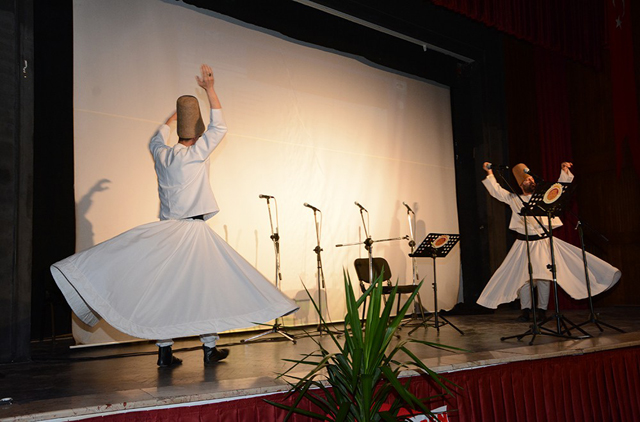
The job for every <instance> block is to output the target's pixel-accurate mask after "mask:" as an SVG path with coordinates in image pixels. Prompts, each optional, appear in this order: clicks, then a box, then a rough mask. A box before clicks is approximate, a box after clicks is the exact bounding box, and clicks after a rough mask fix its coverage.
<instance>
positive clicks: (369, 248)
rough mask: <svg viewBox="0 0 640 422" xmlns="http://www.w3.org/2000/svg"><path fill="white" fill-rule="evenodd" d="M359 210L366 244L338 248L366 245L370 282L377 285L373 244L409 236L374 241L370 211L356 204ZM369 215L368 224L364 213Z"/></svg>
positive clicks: (349, 244)
mask: <svg viewBox="0 0 640 422" xmlns="http://www.w3.org/2000/svg"><path fill="white" fill-rule="evenodd" d="M355 204H356V205H357V206H358V208H360V219H361V220H362V227H363V229H364V235H365V236H366V239H365V240H364V242H355V243H344V244H338V245H336V248H340V247H343V246H355V245H360V244H364V248H365V250H366V251H367V253H368V255H369V282H370V283H375V280H374V279H373V244H374V243H378V242H389V241H392V240H403V239H408V238H409V236H402V237H394V238H390V239H379V240H373V239H372V238H371V236H370V235H369V230H367V226H368V224H367V222H368V220H369V211H367V210H366V209H365V208H364V207H363V206H362V205H360V204H358V203H357V202H356V203H355ZM365 212H366V213H367V222H365V220H364V213H365ZM362 312H363V314H364V309H363V311H362Z"/></svg>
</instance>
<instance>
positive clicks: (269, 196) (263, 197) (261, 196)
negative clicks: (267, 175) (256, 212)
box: [258, 195, 273, 199]
mask: <svg viewBox="0 0 640 422" xmlns="http://www.w3.org/2000/svg"><path fill="white" fill-rule="evenodd" d="M258 198H261V199H269V198H273V196H271V195H258Z"/></svg>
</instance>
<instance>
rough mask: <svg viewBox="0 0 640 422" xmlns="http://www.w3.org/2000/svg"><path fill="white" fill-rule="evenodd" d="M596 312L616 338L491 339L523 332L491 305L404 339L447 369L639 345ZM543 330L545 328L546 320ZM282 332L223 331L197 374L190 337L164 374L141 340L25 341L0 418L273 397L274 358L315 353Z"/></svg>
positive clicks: (196, 350) (583, 314) (277, 385)
mask: <svg viewBox="0 0 640 422" xmlns="http://www.w3.org/2000/svg"><path fill="white" fill-rule="evenodd" d="M598 312H599V314H600V318H601V320H602V321H604V322H606V323H608V324H611V325H613V326H615V327H618V328H620V329H622V330H624V331H625V333H624V334H620V333H618V332H617V331H615V330H613V329H611V328H607V327H603V328H604V332H602V333H600V332H599V330H598V329H597V327H596V326H595V325H593V324H591V323H589V324H586V325H585V326H584V327H583V328H584V329H585V331H587V332H588V333H590V334H591V335H593V336H594V337H592V338H588V339H581V340H566V339H562V338H556V337H552V336H547V335H542V336H537V337H536V339H535V341H534V344H533V345H532V346H530V345H529V342H530V340H531V336H527V337H525V338H524V339H522V340H521V341H518V340H516V339H511V340H506V341H501V337H503V336H510V335H516V334H520V333H523V332H525V331H526V330H527V328H528V324H526V323H519V322H516V321H515V318H516V317H517V316H518V315H519V311H517V310H508V309H504V310H502V309H501V310H498V311H496V312H495V313H493V314H487V315H458V316H446V317H447V319H449V320H450V321H451V322H452V323H453V324H455V325H456V326H457V327H458V328H460V329H461V330H462V331H463V332H464V335H460V334H459V333H458V332H457V331H456V330H455V329H453V328H452V327H451V326H449V325H445V326H442V327H440V332H439V333H438V331H437V330H436V329H435V328H433V327H428V328H419V329H418V330H417V331H415V332H414V333H413V334H412V336H411V337H412V338H415V339H419V340H427V341H431V342H436V343H441V344H445V345H449V346H454V347H457V348H461V349H465V350H466V351H456V352H454V351H447V350H442V349H435V348H430V347H426V346H422V345H412V346H411V348H412V350H413V351H414V353H415V354H416V355H417V356H419V357H420V358H421V359H423V361H424V362H425V364H426V365H427V366H429V367H430V368H431V369H434V370H436V371H438V372H449V371H455V370H461V369H470V368H475V367H481V366H487V365H496V364H502V363H508V362H515V361H522V360H535V359H541V358H550V357H558V356H567V355H580V354H585V353H591V352H596V351H601V350H612V349H616V348H625V347H634V346H638V345H640V308H637V307H632V308H629V307H624V308H623V307H615V308H606V309H598ZM564 315H565V316H566V317H567V318H569V319H570V320H571V321H572V322H574V323H576V324H579V323H581V322H583V321H585V320H586V319H587V316H588V311H586V310H580V311H566V312H564ZM545 327H548V328H554V325H553V324H551V323H548V324H546V325H545ZM336 328H338V329H339V328H340V326H337V327H336ZM410 329H411V328H404V329H403V330H402V331H401V333H402V335H403V336H406V335H407V333H408V332H409V331H410ZM308 330H309V334H312V335H313V336H314V339H315V340H317V341H322V342H323V344H325V345H329V344H331V339H329V338H327V337H328V336H327V335H326V334H324V335H323V336H318V335H317V332H316V331H315V329H313V328H309V329H308ZM289 333H290V334H294V335H296V337H298V339H297V343H296V344H293V343H292V342H290V341H287V340H284V339H283V338H282V337H280V336H279V335H275V334H271V335H269V336H267V337H265V338H267V339H269V340H267V341H264V340H263V341H256V342H252V343H240V340H242V339H245V338H248V337H250V334H249V333H243V334H240V335H239V334H234V335H224V336H222V338H221V340H220V342H219V346H221V347H229V349H230V351H231V354H230V356H229V358H228V359H227V360H225V361H223V362H221V363H219V364H218V365H216V366H214V367H206V368H205V367H204V366H203V364H202V349H201V346H200V342H199V341H198V340H197V339H184V340H178V341H176V344H175V345H174V347H173V349H174V354H175V355H176V356H178V357H180V358H182V359H183V364H182V365H180V366H178V367H175V368H170V369H168V368H164V369H160V368H158V367H157V366H156V355H157V348H156V347H155V345H154V344H153V343H151V342H150V343H134V344H126V345H114V346H101V347H93V348H80V349H78V348H75V349H72V350H70V349H69V344H70V340H66V341H65V340H62V341H57V342H56V344H55V347H54V348H52V345H51V342H43V343H34V345H33V360H32V361H31V362H27V363H19V364H7V365H2V366H0V399H4V398H11V399H12V402H13V404H4V405H0V420H30V421H31V420H51V419H56V418H60V419H64V420H68V419H69V418H74V417H82V416H84V417H89V416H97V415H100V414H105V413H107V412H112V411H121V410H127V409H144V408H149V407H155V406H166V405H176V404H181V403H194V402H198V403H202V402H205V403H206V402H211V401H215V400H220V399H226V398H231V397H245V396H251V395H260V394H269V393H275V392H283V391H286V390H287V386H286V384H285V383H284V382H283V381H282V380H278V379H276V374H278V373H281V372H283V371H285V370H286V369H288V368H289V367H290V364H289V363H287V362H283V361H282V359H285V358H291V359H296V358H298V357H300V355H303V354H306V353H309V352H311V351H313V350H315V349H316V345H315V343H314V341H313V339H311V338H308V337H306V338H305V337H304V332H302V331H301V330H289ZM573 333H574V335H577V334H579V333H578V332H577V331H574V332H573ZM329 349H330V350H333V348H331V347H329ZM400 360H403V359H402V356H401V357H400Z"/></svg>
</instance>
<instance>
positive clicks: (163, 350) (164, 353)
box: [158, 346, 182, 368]
mask: <svg viewBox="0 0 640 422" xmlns="http://www.w3.org/2000/svg"><path fill="white" fill-rule="evenodd" d="M181 363H182V359H178V358H177V357H175V356H173V352H172V351H171V346H164V347H158V366H159V367H160V368H168V367H170V366H176V365H180V364H181Z"/></svg>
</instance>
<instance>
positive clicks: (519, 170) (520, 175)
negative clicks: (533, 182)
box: [511, 163, 529, 186]
mask: <svg viewBox="0 0 640 422" xmlns="http://www.w3.org/2000/svg"><path fill="white" fill-rule="evenodd" d="M526 168H528V167H527V165H526V164H523V163H520V164H516V165H515V166H514V167H513V169H512V170H511V171H513V177H515V178H516V180H517V181H518V186H520V185H522V182H524V181H525V180H526V178H527V177H529V175H528V174H527V173H525V172H524V169H526Z"/></svg>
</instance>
